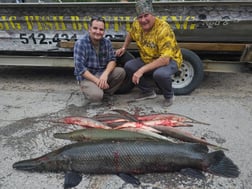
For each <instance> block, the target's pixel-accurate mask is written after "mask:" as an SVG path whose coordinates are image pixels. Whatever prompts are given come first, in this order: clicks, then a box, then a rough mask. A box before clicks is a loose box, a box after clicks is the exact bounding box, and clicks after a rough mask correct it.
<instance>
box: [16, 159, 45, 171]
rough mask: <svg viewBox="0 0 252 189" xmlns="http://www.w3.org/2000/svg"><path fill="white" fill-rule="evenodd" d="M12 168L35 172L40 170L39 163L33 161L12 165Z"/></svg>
mask: <svg viewBox="0 0 252 189" xmlns="http://www.w3.org/2000/svg"><path fill="white" fill-rule="evenodd" d="M12 167H13V168H14V169H17V170H23V171H35V170H40V168H41V163H40V162H37V161H34V160H23V161H19V162H16V163H14V164H13V165H12Z"/></svg>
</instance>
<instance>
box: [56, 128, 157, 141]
mask: <svg viewBox="0 0 252 189" xmlns="http://www.w3.org/2000/svg"><path fill="white" fill-rule="evenodd" d="M53 136H54V137H55V138H60V139H68V140H72V141H80V142H84V141H97V140H110V141H121V140H157V137H156V136H153V135H150V134H149V133H148V134H146V133H143V132H142V133H140V132H131V131H129V130H114V129H110V130H109V129H95V128H89V129H80V130H75V131H72V132H68V133H54V135H53Z"/></svg>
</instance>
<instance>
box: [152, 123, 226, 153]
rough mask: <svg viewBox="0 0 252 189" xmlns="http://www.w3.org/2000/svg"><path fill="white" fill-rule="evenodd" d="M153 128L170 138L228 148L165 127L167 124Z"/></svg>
mask: <svg viewBox="0 0 252 189" xmlns="http://www.w3.org/2000/svg"><path fill="white" fill-rule="evenodd" d="M153 128H155V129H157V130H159V131H161V132H162V134H164V135H167V136H170V137H172V138H177V139H179V140H182V141H185V142H193V143H200V144H205V145H208V146H212V147H214V148H217V149H223V150H228V149H227V148H224V147H221V146H218V145H215V144H211V143H209V142H207V141H206V140H203V139H201V138H198V137H195V136H193V135H192V134H191V133H189V132H185V131H182V130H179V129H176V128H174V127H167V126H161V125H158V126H153Z"/></svg>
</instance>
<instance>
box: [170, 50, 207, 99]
mask: <svg viewBox="0 0 252 189" xmlns="http://www.w3.org/2000/svg"><path fill="white" fill-rule="evenodd" d="M181 52H182V55H183V63H182V65H181V68H180V69H179V71H178V72H177V73H175V74H174V75H173V77H172V87H173V89H174V93H175V94H176V95H186V94H190V93H191V92H192V91H193V90H194V89H195V88H197V87H198V86H199V85H200V83H201V82H202V80H203V77H204V68H203V63H202V61H201V59H200V58H199V56H198V55H197V54H196V53H194V52H193V51H191V50H188V49H183V48H182V49H181Z"/></svg>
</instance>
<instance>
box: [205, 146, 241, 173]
mask: <svg viewBox="0 0 252 189" xmlns="http://www.w3.org/2000/svg"><path fill="white" fill-rule="evenodd" d="M206 161H207V164H208V166H207V168H206V171H207V172H210V173H212V174H215V175H219V176H223V177H230V178H235V177H238V176H239V174H240V171H239V168H238V167H237V165H235V164H234V163H233V161H232V160H231V159H229V158H228V157H226V156H225V154H224V152H223V151H221V150H219V151H215V152H212V153H208V154H207V158H206Z"/></svg>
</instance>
